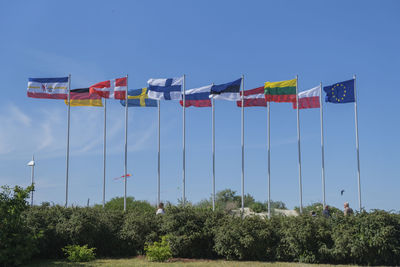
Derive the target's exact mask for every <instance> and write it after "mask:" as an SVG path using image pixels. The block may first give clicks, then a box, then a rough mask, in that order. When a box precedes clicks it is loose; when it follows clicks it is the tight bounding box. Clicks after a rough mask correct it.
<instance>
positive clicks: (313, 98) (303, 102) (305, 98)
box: [293, 86, 321, 109]
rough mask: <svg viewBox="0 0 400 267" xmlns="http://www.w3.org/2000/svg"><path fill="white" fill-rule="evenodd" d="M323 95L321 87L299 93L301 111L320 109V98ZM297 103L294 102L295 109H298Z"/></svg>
mask: <svg viewBox="0 0 400 267" xmlns="http://www.w3.org/2000/svg"><path fill="white" fill-rule="evenodd" d="M320 95H321V88H320V86H317V87H314V88H312V89H310V90H307V91H303V92H300V93H299V96H298V97H299V109H304V108H319V107H320V104H319V97H320ZM296 107H297V105H296V102H293V108H294V109H296Z"/></svg>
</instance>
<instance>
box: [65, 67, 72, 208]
mask: <svg viewBox="0 0 400 267" xmlns="http://www.w3.org/2000/svg"><path fill="white" fill-rule="evenodd" d="M70 97H71V74H69V75H68V119H67V159H66V173H65V207H68V174H69V173H68V171H69V127H70V110H71V105H70Z"/></svg>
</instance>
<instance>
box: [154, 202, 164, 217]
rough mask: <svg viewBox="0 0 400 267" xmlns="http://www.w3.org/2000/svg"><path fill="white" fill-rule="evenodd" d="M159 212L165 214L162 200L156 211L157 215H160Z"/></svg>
mask: <svg viewBox="0 0 400 267" xmlns="http://www.w3.org/2000/svg"><path fill="white" fill-rule="evenodd" d="M158 214H161V215H163V214H165V211H164V203H162V202H160V204H158V210H157V212H156V215H158Z"/></svg>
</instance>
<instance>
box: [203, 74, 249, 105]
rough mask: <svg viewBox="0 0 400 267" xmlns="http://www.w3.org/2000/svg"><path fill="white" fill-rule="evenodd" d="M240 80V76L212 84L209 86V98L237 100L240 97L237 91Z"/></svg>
mask: <svg viewBox="0 0 400 267" xmlns="http://www.w3.org/2000/svg"><path fill="white" fill-rule="evenodd" d="M241 82H242V78H240V79H237V80H235V81H233V82H229V83H223V84H217V85H213V86H212V87H211V92H210V98H214V99H223V100H230V101H236V100H239V99H240V95H239V91H240V83H241Z"/></svg>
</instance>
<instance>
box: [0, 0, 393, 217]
mask: <svg viewBox="0 0 400 267" xmlns="http://www.w3.org/2000/svg"><path fill="white" fill-rule="evenodd" d="M399 11H400V3H399V2H398V1H334V2H332V1H330V2H329V1H2V2H1V3H0V36H1V40H2V41H1V42H0V58H1V61H0V78H1V85H0V89H1V92H2V97H1V98H0V170H1V171H0V184H8V185H16V184H17V185H21V186H27V185H28V184H29V183H30V168H29V167H28V166H26V163H27V162H28V161H29V160H30V158H31V156H32V154H35V157H36V159H37V166H36V168H35V171H36V172H35V174H36V190H37V191H36V193H35V203H36V204H39V203H41V202H42V201H50V202H54V203H59V204H63V203H64V198H65V150H66V126H67V123H66V119H67V108H66V106H65V104H64V103H63V101H58V100H42V99H33V98H28V97H27V96H26V86H27V79H28V77H60V76H66V75H68V74H69V73H70V74H71V75H72V88H80V87H87V86H89V85H91V84H94V83H97V82H100V81H104V80H108V79H112V78H116V77H121V76H124V75H126V74H129V87H130V88H131V89H134V88H141V87H144V86H146V81H147V80H148V79H149V78H158V77H177V76H181V75H182V74H186V77H187V79H186V84H187V89H189V88H194V87H199V86H203V85H207V84H210V83H212V82H214V83H223V82H229V81H232V80H234V79H237V78H239V77H240V75H242V74H244V75H245V88H246V89H251V88H255V87H258V86H261V85H262V84H263V83H264V82H265V81H279V80H285V79H292V78H294V77H295V75H296V74H298V75H299V88H300V90H306V89H309V88H311V87H314V86H316V85H318V84H319V82H322V83H323V84H325V85H328V84H332V83H334V82H337V81H341V80H348V79H351V78H352V76H353V74H357V78H358V79H357V90H358V99H359V134H360V159H361V184H362V198H363V206H365V207H366V208H367V209H374V208H383V209H387V210H399V204H398V203H399V200H400V197H399V193H398V190H399V188H400V179H399V178H400V174H399V173H400V164H399V163H400V161H399V156H398V151H400V142H399V141H398V137H399V133H400V128H399V116H398V114H399V111H398V99H399V97H400V90H399V84H400V75H399V66H400V53H399V47H400V35H399V34H398V32H399V28H400V16H399V15H398V14H399ZM108 103H109V105H108V107H109V109H108V110H109V113H108V118H109V120H108V140H107V141H108V154H107V160H108V164H107V185H106V186H107V191H106V198H107V200H108V199H111V198H112V197H116V196H122V195H123V182H122V181H114V180H113V178H114V177H118V176H120V175H122V174H123V171H124V168H123V167H124V163H123V162H124V161H123V159H124V154H123V151H124V147H123V144H124V110H123V108H122V107H121V106H120V104H119V102H117V101H114V102H112V101H109V102H108ZM324 112H325V133H326V134H325V145H326V185H327V187H326V190H327V202H328V204H331V205H335V206H338V207H342V204H343V202H344V201H349V202H350V205H351V206H353V207H355V208H356V207H357V206H358V202H357V165H356V152H355V130H354V105H353V104H343V105H334V104H329V105H327V104H325V103H324ZM300 116H301V135H302V162H303V198H304V204H309V203H312V202H315V201H321V200H322V192H321V191H322V190H321V188H322V186H321V150H320V123H319V110H318V109H314V110H303V111H301V114H300ZM161 117H162V118H161V120H162V121H161V125H162V126H161V131H162V134H161V140H162V141H161V142H162V144H161V179H162V183H161V187H162V191H161V198H162V200H163V201H171V202H173V203H176V201H177V199H178V198H180V197H181V194H182V193H181V190H182V186H181V184H182V182H181V181H182V109H181V108H180V106H179V104H178V103H177V102H172V101H171V102H163V103H162V115H161ZM186 118H187V175H186V179H187V180H186V185H187V188H186V193H187V198H188V199H189V200H190V201H192V202H197V201H200V200H201V199H204V198H208V197H210V195H211V188H212V187H211V185H212V184H211V179H212V176H211V171H212V169H211V167H212V162H211V109H210V108H197V109H196V108H190V109H188V110H187V117H186ZM266 122H267V121H266V109H264V108H249V109H246V110H245V144H246V151H245V162H246V163H245V164H246V165H245V193H250V194H252V195H253V196H254V197H255V198H256V199H257V200H259V201H265V200H266V199H267V165H266V163H267V153H266V141H267V135H266ZM296 127H297V126H296V112H295V111H294V110H293V109H292V107H291V105H290V104H278V103H273V104H272V105H271V146H272V147H271V164H272V165H271V179H272V180H271V198H272V199H273V200H281V201H284V202H285V203H287V205H288V207H290V208H292V207H294V206H296V205H298V203H299V193H298V169H297V168H298V167H297V143H296V140H297V137H296ZM102 129H103V110H102V108H86V107H77V108H72V110H71V147H70V151H71V157H70V185H69V190H70V191H69V192H70V194H69V203H70V204H75V205H85V204H86V202H87V199H88V198H90V201H91V203H92V204H93V203H101V200H102V179H103V177H102V173H103V172H102V170H103V169H102V168H103V165H102V151H103V150H102V149H103V148H102V147H103V130H102ZM240 141H241V136H240V109H239V108H237V107H236V106H235V104H234V103H233V102H225V101H218V102H217V104H216V161H217V172H216V179H217V182H216V186H217V190H222V189H224V188H232V189H233V190H236V191H238V193H239V194H240V185H241V147H240ZM128 144H129V155H128V170H129V172H130V173H133V177H132V178H129V180H128V195H131V196H134V197H135V198H136V199H140V200H148V201H149V202H150V203H155V202H156V199H157V110H156V109H154V108H153V109H151V108H148V109H139V108H138V109H134V108H131V109H130V110H129V140H128ZM342 189H344V190H345V193H344V196H341V195H340V190H342Z"/></svg>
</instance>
